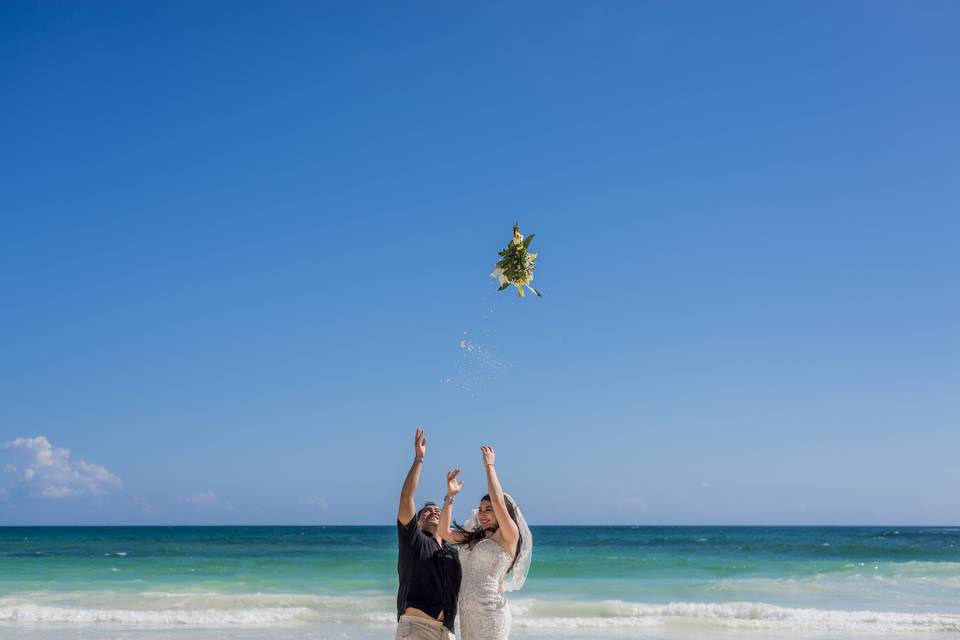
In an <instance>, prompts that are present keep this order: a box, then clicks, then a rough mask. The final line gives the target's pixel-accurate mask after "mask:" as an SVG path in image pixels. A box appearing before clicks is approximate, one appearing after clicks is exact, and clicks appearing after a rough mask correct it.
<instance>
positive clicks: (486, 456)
mask: <svg viewBox="0 0 960 640" xmlns="http://www.w3.org/2000/svg"><path fill="white" fill-rule="evenodd" d="M480 451H482V452H483V466H485V467H492V466H493V463H494V462H495V461H496V455H494V453H493V447H480Z"/></svg>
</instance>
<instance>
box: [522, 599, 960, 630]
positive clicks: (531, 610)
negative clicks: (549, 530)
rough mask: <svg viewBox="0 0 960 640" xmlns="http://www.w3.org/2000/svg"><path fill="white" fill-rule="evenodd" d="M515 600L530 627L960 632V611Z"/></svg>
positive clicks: (734, 603)
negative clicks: (692, 625)
mask: <svg viewBox="0 0 960 640" xmlns="http://www.w3.org/2000/svg"><path fill="white" fill-rule="evenodd" d="M513 606H514V611H515V616H514V624H515V625H517V626H519V627H527V628H548V627H549V628H557V629H566V628H601V627H618V628H622V627H626V626H630V627H649V626H657V625H673V624H690V623H695V624H699V625H704V624H707V625H716V626H720V627H727V628H759V629H778V630H784V631H788V630H795V631H867V632H875V633H876V632H901V633H902V632H913V631H923V632H931V631H933V632H950V633H957V632H960V615H953V614H944V613H924V614H917V613H899V612H881V611H842V610H829V609H801V608H790V607H780V606H777V605H772V604H765V603H761V602H727V603H700V602H673V603H670V604H664V605H656V604H642V603H631V602H624V601H622V600H604V601H599V602H593V603H587V602H584V603H571V602H565V603H561V602H549V601H544V600H517V601H516V602H514V603H513ZM561 612H562V613H565V615H561Z"/></svg>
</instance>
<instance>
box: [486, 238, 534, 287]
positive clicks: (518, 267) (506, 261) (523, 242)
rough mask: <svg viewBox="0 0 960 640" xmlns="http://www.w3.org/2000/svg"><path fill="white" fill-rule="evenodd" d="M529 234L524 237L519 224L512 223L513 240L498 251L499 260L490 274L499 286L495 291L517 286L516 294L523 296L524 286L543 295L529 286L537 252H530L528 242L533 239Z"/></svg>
mask: <svg viewBox="0 0 960 640" xmlns="http://www.w3.org/2000/svg"><path fill="white" fill-rule="evenodd" d="M533 235H534V234H532V233H531V234H530V235H528V236H527V237H526V238H524V237H523V235H522V234H521V233H520V225H519V224H515V225H513V240H511V241H510V243H509V244H507V246H506V248H505V249H504V250H503V251H501V252H500V261H499V262H497V266H496V268H494V270H493V273H491V274H490V275H491V276H493V277H494V278H496V279H497V282H499V283H500V288H499V289H497V291H503V290H504V289H506V288H507V287H509V286H510V285H513V286H515V287H516V288H517V295H518V296H520V297H521V298H522V297H523V288H524V287H526V288H527V289H530V291H533V292H534V293H535V294H537V296H538V297H541V298H542V297H543V296H542V295H541V294H540V292H539V291H537V290H536V289H534V288H533V287H532V286H530V282H531V281H532V280H533V270H534V269H535V268H536V266H537V265H535V264H534V263H533V261H534V260H535V259H536V257H537V254H535V253H530V251H528V249H529V248H530V242H531V241H532V240H533Z"/></svg>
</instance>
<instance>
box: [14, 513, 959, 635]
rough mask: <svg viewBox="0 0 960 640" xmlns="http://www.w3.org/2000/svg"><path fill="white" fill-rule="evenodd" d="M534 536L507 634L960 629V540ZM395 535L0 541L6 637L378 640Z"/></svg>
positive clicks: (907, 532)
mask: <svg viewBox="0 0 960 640" xmlns="http://www.w3.org/2000/svg"><path fill="white" fill-rule="evenodd" d="M533 532H534V540H535V545H534V561H533V566H532V568H531V572H530V577H529V579H528V581H527V584H526V585H525V587H524V589H523V590H522V591H520V592H517V593H513V594H510V599H511V602H512V606H513V608H514V612H515V629H516V632H517V633H516V634H515V635H518V637H519V636H522V635H524V634H526V635H536V634H538V633H548V632H549V633H550V634H551V635H564V634H566V635H571V634H573V635H574V636H578V637H591V636H590V634H591V633H593V632H598V633H599V631H598V630H600V631H603V634H601V635H604V634H607V635H608V634H609V632H610V631H611V630H618V631H623V630H624V629H628V630H630V629H632V630H633V631H632V633H635V634H641V635H644V634H645V635H650V634H651V633H654V634H655V633H667V635H670V633H669V630H670V629H689V628H690V625H694V626H695V627H697V628H698V629H701V630H702V628H704V627H706V628H713V629H715V630H716V631H718V632H719V631H723V632H730V631H731V630H738V629H739V630H756V629H766V630H770V631H777V630H784V629H788V630H791V631H793V632H795V633H797V632H799V633H804V632H816V633H824V632H836V633H847V632H864V631H867V632H875V633H895V634H910V633H914V632H925V633H926V632H931V631H933V632H940V633H948V634H957V633H960V528H949V527H899V528H883V527H809V528H807V527H536V528H534V530H533ZM395 536H396V534H395V530H394V529H393V528H392V527H85V528H69V527H64V528H31V527H7V528H0V628H5V629H6V630H7V631H10V632H11V633H12V632H17V633H20V634H25V633H34V632H36V633H38V634H40V635H43V634H42V631H43V630H42V629H41V630H40V631H38V630H37V629H38V628H40V627H53V628H57V629H63V628H65V626H67V627H71V628H73V629H76V628H80V629H91V630H94V629H95V630H96V632H97V633H98V634H99V635H98V636H96V637H102V636H103V634H104V633H105V632H106V630H110V629H117V628H121V627H122V628H128V627H131V626H132V627H135V628H138V629H140V630H141V631H142V633H141V634H140V635H149V634H151V633H154V634H156V633H162V632H163V631H164V630H165V629H179V630H181V631H182V632H184V633H188V635H189V634H190V633H193V631H191V630H194V629H198V630H199V629H208V630H209V629H214V630H216V629H224V628H227V629H233V630H234V631H235V632H236V631H240V630H242V631H243V632H244V633H247V634H253V635H251V636H250V637H267V636H268V635H269V633H268V632H267V631H263V630H261V631H256V629H258V628H261V629H263V628H266V629H275V628H280V627H284V626H285V625H287V626H290V627H291V628H296V629H299V630H301V631H303V632H304V633H306V631H307V630H309V631H310V632H311V633H314V634H319V635H311V636H310V637H324V636H325V635H328V636H330V637H335V633H334V632H335V631H336V632H341V631H342V630H343V629H353V630H354V631H353V632H351V633H349V634H348V635H352V636H354V637H387V636H384V635H383V634H384V633H385V631H384V630H385V629H388V628H389V626H390V625H391V623H392V619H393V609H392V607H393V598H394V596H395V593H396V537H395ZM328 632H329V633H328ZM641 632H642V633H641ZM91 633H93V632H92V631H91ZM211 633H213V632H211ZM258 633H259V635H258ZM46 634H47V636H49V635H50V630H49V628H47V631H46ZM677 634H679V635H683V634H682V633H679V632H678V633H677ZM677 634H674V635H677ZM135 635H136V634H135ZM388 635H389V634H388ZM24 637H27V636H24ZM31 637H32V636H31ZM71 637H74V636H71ZM90 637H95V636H90ZM124 637H127V636H124ZM224 637H227V636H224Z"/></svg>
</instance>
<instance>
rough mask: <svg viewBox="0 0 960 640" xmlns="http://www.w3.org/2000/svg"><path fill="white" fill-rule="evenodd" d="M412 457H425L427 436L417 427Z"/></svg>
mask: <svg viewBox="0 0 960 640" xmlns="http://www.w3.org/2000/svg"><path fill="white" fill-rule="evenodd" d="M413 455H414V456H416V457H418V458H422V457H424V456H425V455H427V434H426V432H425V431H424V430H423V429H422V428H421V427H417V434H416V435H415V436H414V438H413Z"/></svg>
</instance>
